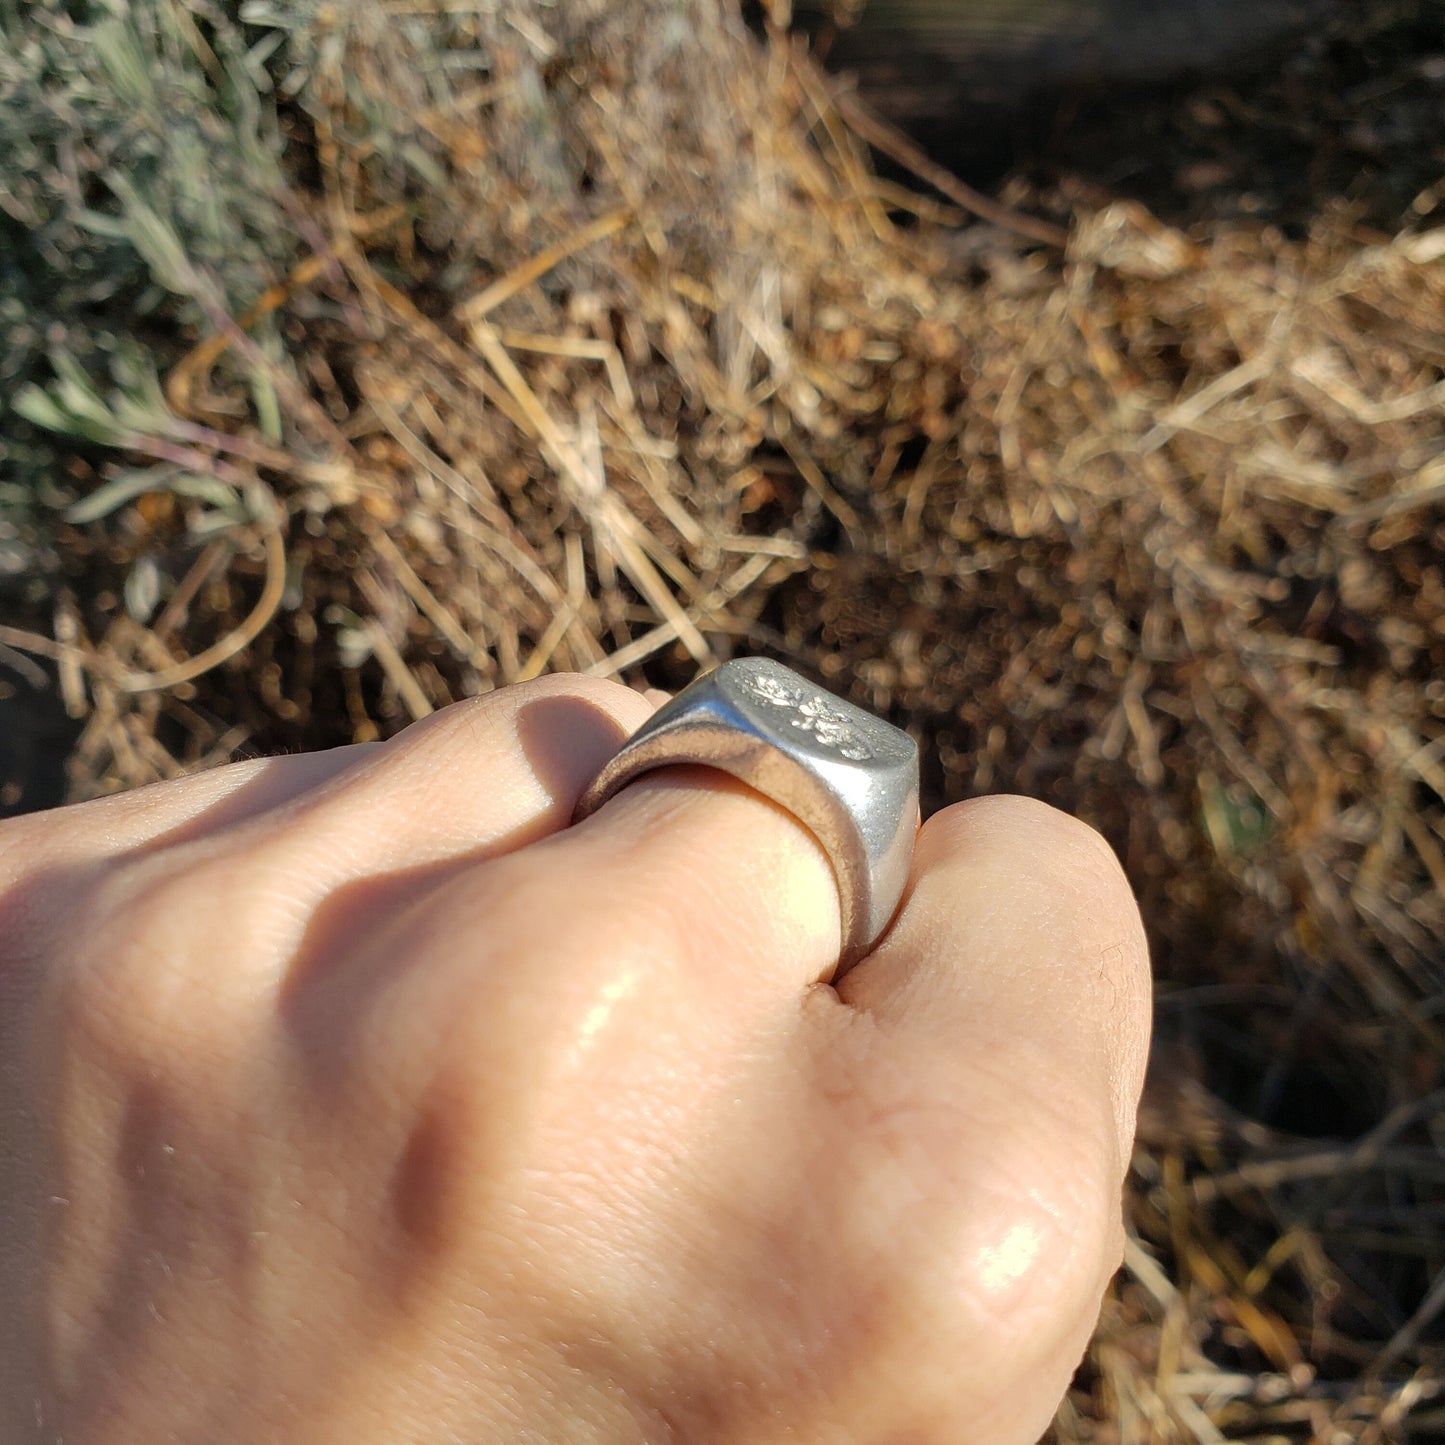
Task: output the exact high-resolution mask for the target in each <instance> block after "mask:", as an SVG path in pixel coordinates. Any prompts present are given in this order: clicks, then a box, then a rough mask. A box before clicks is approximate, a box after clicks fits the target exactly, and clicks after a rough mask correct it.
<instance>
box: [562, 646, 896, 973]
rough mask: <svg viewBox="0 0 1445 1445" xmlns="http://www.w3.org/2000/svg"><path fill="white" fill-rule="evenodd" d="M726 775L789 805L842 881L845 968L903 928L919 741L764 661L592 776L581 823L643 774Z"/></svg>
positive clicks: (716, 682)
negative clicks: (692, 770) (679, 769)
mask: <svg viewBox="0 0 1445 1445" xmlns="http://www.w3.org/2000/svg"><path fill="white" fill-rule="evenodd" d="M674 763H693V764H702V765H704V766H707V767H713V768H721V769H722V770H723V771H724V772H727V773H731V774H732V775H733V776H734V777H735V778H738V779H740V780H741V781H742V782H744V783H746V784H747V785H748V786H749V787H750V788H754V789H756V790H757V791H758V792H759V793H762V794H763V795H764V797H768V798H771V799H772V800H773V802H775V803H777V804H778V805H779V806H780V807H782V808H784V809H786V810H787V811H788V812H789V813H791V814H792V815H793V816H794V817H795V818H797V820H798V821H799V822H800V823H801V824H802V825H803V826H804V827H805V828H807V829H808V831H809V832H810V833H812V834H813V836H814V837H815V838H817V840H818V842H819V843H821V844H822V846H823V851H824V852H825V853H826V854H827V856H828V859H829V861H830V862H831V863H832V865H833V872H834V875H835V876H836V878H837V880H838V897H839V900H840V903H841V907H842V925H843V948H842V955H841V957H840V958H839V961H838V967H839V970H842V969H844V968H847V967H848V966H849V965H850V964H852V963H855V962H856V961H857V960H858V959H859V958H861V957H862V956H863V955H864V954H866V953H867V952H868V951H869V950H870V949H871V948H872V947H873V945H874V944H875V943H877V941H878V939H879V938H880V937H882V935H883V932H884V930H885V929H886V928H887V927H888V925H889V923H891V922H892V920H893V915H894V913H895V912H896V911H897V909H898V903H899V900H900V899H901V898H902V897H903V889H904V885H905V884H906V883H907V881H908V870H909V867H910V865H911V863H912V861H913V841H914V837H915V835H916V834H917V832H918V745H917V744H916V743H915V742H914V741H913V739H912V738H911V737H909V736H908V734H907V733H906V732H904V731H903V730H902V729H901V728H896V727H894V726H893V725H892V724H891V723H886V722H884V721H883V720H882V719H881V718H876V717H874V716H873V715H872V714H871V713H866V712H864V711H863V710H862V708H858V707H854V706H853V704H852V703H850V702H846V701H844V700H843V699H842V698H840V697H835V696H834V695H833V694H832V693H830V692H825V691H824V690H823V689H822V688H820V687H815V686H814V685H813V684H812V683H811V682H809V681H808V680H807V679H806V678H804V677H800V676H799V675H798V674H797V673H796V672H794V671H792V669H791V668H787V667H784V666H783V665H782V664H781V663H778V662H773V661H771V660H769V659H768V658H763V657H744V658H736V659H734V660H733V661H731V662H725V663H723V664H722V666H721V667H719V668H717V669H716V670H715V671H713V672H710V673H708V674H706V676H704V677H700V678H699V679H698V680H697V681H696V682H694V683H692V684H691V685H690V686H688V687H686V688H684V689H683V690H682V691H681V692H680V693H678V694H677V696H676V697H674V698H673V699H672V701H671V702H667V703H664V704H663V705H662V706H661V707H660V708H658V710H657V711H656V712H655V713H654V714H653V715H652V716H651V717H650V718H649V719H648V720H647V721H646V722H645V723H643V725H642V726H641V727H640V728H639V729H638V730H637V731H636V732H635V733H634V734H633V735H632V736H631V737H630V738H629V739H628V740H627V742H625V743H624V744H623V745H622V749H621V751H620V752H618V754H617V755H616V756H615V757H614V758H613V759H612V760H611V761H610V762H608V763H607V764H606V765H605V766H604V767H603V768H602V771H601V772H599V773H598V774H597V776H596V777H595V778H594V779H593V780H592V782H591V784H590V785H589V786H588V788H587V791H586V792H585V793H583V795H582V797H581V799H580V801H579V802H578V804H577V810H576V813H575V814H574V815H573V822H581V820H582V819H583V818H585V817H587V816H588V815H589V814H591V813H595V812H596V811H597V809H598V808H600V807H601V806H602V805H603V804H604V803H605V802H606V801H607V800H608V799H609V798H610V797H612V796H613V794H614V793H616V792H618V791H619V790H620V789H622V788H624V787H626V786H627V784H628V783H630V782H631V781H632V780H633V779H634V778H636V777H638V776H639V775H640V774H642V773H647V772H651V771H652V770H653V769H654V768H663V767H668V766H670V765H671V764H674Z"/></svg>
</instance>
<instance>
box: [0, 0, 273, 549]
mask: <svg viewBox="0 0 1445 1445" xmlns="http://www.w3.org/2000/svg"><path fill="white" fill-rule="evenodd" d="M272 44H274V38H273V37H268V36H267V35H265V34H264V33H263V32H259V31H250V32H248V31H247V30H246V29H245V27H243V26H242V25H241V24H240V23H239V21H238V20H237V19H235V18H234V17H233V15H231V14H228V12H227V11H225V10H223V9H222V8H221V7H220V6H218V5H215V4H213V3H211V0H129V3H127V0H70V3H62V0H0V157H3V160H0V256H3V258H4V259H3V264H0V532H8V533H9V534H10V536H9V539H8V540H10V541H11V542H12V543H13V542H14V541H15V537H16V536H17V535H18V529H19V527H20V526H21V524H22V519H23V517H24V515H25V514H26V513H27V512H28V511H29V510H30V509H31V506H32V504H33V503H34V502H36V501H55V500H58V499H59V488H58V478H59V477H60V476H61V468H62V459H63V458H64V457H65V456H66V455H67V454H69V453H71V452H73V451H74V450H75V446H74V442H75V441H76V440H77V439H79V440H89V441H91V442H94V441H96V440H97V439H96V438H95V437H94V436H86V434H85V433H84V432H82V433H80V435H79V437H71V438H69V439H67V438H64V437H58V436H52V435H51V434H50V433H49V432H47V431H46V430H44V429H42V428H41V427H37V426H36V425H34V424H33V422H32V421H29V420H27V419H26V417H25V416H24V415H22V414H21V412H22V411H23V408H22V409H21V410H17V409H16V407H15V406H14V402H15V400H16V399H17V398H18V397H23V396H27V395H31V394H32V392H31V388H33V387H34V386H36V385H40V386H43V387H54V386H56V385H57V384H63V382H64V377H63V375H58V374H57V372H56V370H55V367H54V365H53V363H52V357H53V356H65V357H67V358H69V359H70V360H71V361H72V362H73V364H74V365H76V366H78V367H80V368H81V369H82V370H83V371H84V372H85V373H87V374H88V375H89V376H90V377H91V378H92V379H93V381H94V383H95V385H96V386H97V388H98V390H99V391H100V392H102V393H105V392H108V391H109V390H111V389H112V388H113V386H114V385H115V381H116V378H115V375H114V373H115V369H116V364H117V363H118V362H119V363H120V365H121V369H122V370H131V371H133V370H134V366H135V361H134V353H135V351H136V349H137V347H138V346H139V347H140V348H141V349H142V350H149V351H152V352H153V353H154V357H155V361H154V363H153V364H154V365H155V366H157V367H159V366H161V365H163V364H164V363H165V362H167V361H169V360H171V359H173V358H174V356H175V355H177V354H179V351H180V350H181V349H183V347H184V345H185V344H186V338H187V336H188V335H194V330H193V328H196V327H202V328H204V329H209V326H208V325H207V320H208V317H210V316H213V315H214V314H215V313H216V311H218V310H225V311H229V312H230V313H231V314H235V312H236V310H238V309H241V308H244V307H245V306H246V305H249V304H250V302H251V301H253V300H254V299H255V297H256V296H257V295H258V294H259V292H260V291H261V290H262V289H263V288H264V287H265V286H266V285H267V284H269V283H270V282H271V281H272V280H274V279H275V278H276V277H277V275H278V274H280V273H282V272H284V270H285V268H286V266H287V265H288V264H289V262H290V260H291V258H292V256H293V254H294V252H295V249H296V244H297V242H296V238H295V235H294V232H293V228H292V227H291V226H290V225H289V224H288V223H287V221H286V218H285V214H284V211H283V210H282V207H281V205H280V201H279V196H280V188H281V169H280V155H281V140H280V135H279V132H278V128H277V124H276V118H275V111H274V107H273V102H272V98H271V96H270V93H269V92H270V88H271V83H270V79H269V77H268V75H267V73H266V69H265V64H264V62H265V58H266V55H267V52H268V49H269V47H270V46H271V45H272ZM6 540H7V538H6V537H5V536H0V545H3V544H4V542H5V541H6Z"/></svg>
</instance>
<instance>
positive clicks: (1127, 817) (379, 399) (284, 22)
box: [0, 0, 1445, 1445]
mask: <svg viewBox="0 0 1445 1445" xmlns="http://www.w3.org/2000/svg"><path fill="white" fill-rule="evenodd" d="M0 382H3V384H0V812H17V811H22V810H25V809H27V808H35V807H44V806H50V805H53V804H55V803H57V802H59V801H61V800H63V799H80V798H87V797H94V796H97V795H100V794H104V793H107V792H112V791H115V790H117V789H121V788H127V787H133V786H136V785H139V784H142V783H146V782H150V781H154V780H156V779H160V778H165V777H171V776H175V775H178V774H180V773H183V772H186V771H190V770H194V769H197V768H203V767H208V766H213V765H216V764H219V763H222V762H225V761H227V760H230V759H234V758H237V757H244V756H251V755H254V754H257V753H265V752H273V751H280V750H296V749H301V748H316V747H326V746H332V745H335V744H338V743H343V742H349V741H353V740H359V739H368V738H375V737H382V736H388V735H391V734H393V733H395V732H396V731H398V730H399V729H400V728H401V727H403V726H405V725H406V723H407V722H409V721H411V720H412V719H415V718H418V717H421V716H424V715H425V714H426V713H428V712H430V711H431V710H433V709H435V708H437V707H441V706H444V705H445V704H446V703H448V702H450V701H453V700H455V699H458V698H461V697H466V696H471V695H475V694H477V693H479V692H482V691H485V690H487V689H489V688H493V687H497V686H501V685H504V684H506V683H509V682H513V681H516V680H518V679H521V678H527V677H533V676H536V675H538V674H540V673H542V672H544V671H548V670H557V669H576V670H582V671H589V672H593V673H598V674H602V675H606V676H615V677H618V678H621V679H622V680H624V681H626V682H629V683H632V684H634V685H639V686H640V685H644V684H652V685H656V686H661V687H669V688H671V687H677V686H679V685H681V684H683V683H685V682H686V681H688V680H689V679H690V678H691V677H693V676H695V675H696V673H697V672H698V671H699V670H701V669H704V668H706V667H709V666H711V665H713V664H714V663H715V662H717V661H719V660H721V659H723V658H726V657H728V656H732V655H734V654H738V653H764V654H767V655H770V656H774V657H777V658H779V659H781V660H783V661H785V662H787V663H789V664H790V665H792V666H794V667H797V668H800V669H801V670H803V671H805V672H807V673H809V674H810V675H812V676H813V677H815V678H817V679H818V680H820V681H822V682H823V683H824V684H825V685H827V686H828V687H830V688H832V689H834V690H835V691H838V692H840V693H844V694H846V695H847V696H849V697H851V698H852V699H853V700H854V701H856V702H858V703H860V704H862V705H863V706H866V707H869V708H872V709H874V710H876V711H879V712H881V713H883V714H885V715H887V716H888V717H890V718H891V719H892V720H893V721H894V722H896V723H898V724H899V725H901V726H904V727H907V728H908V729H910V730H911V731H912V732H913V733H914V735H915V736H916V737H917V738H918V739H919V741H920V743H921V744H922V746H923V750H924V756H925V759H926V762H925V779H924V781H925V792H926V805H927V807H928V808H929V809H930V810H932V809H934V808H937V807H939V806H941V805H943V804H945V803H947V802H950V801H954V800H956V799H959V798H963V797H968V796H971V795H974V794H978V793H983V792H990V791H1002V790H1009V791H1019V792H1026V793H1030V794H1033V795H1035V796H1038V797H1041V798H1044V799H1046V800H1048V801H1049V802H1051V803H1054V804H1056V805H1058V806H1060V807H1063V808H1066V809H1068V810H1070V811H1072V812H1076V813H1079V814H1080V815H1082V816H1083V817H1085V818H1087V819H1088V820H1089V821H1090V822H1092V823H1093V824H1095V825H1096V826H1097V827H1099V828H1100V829H1102V830H1103V832H1104V833H1105V834H1106V836H1107V837H1108V838H1109V840H1110V841H1111V843H1112V844H1113V845H1114V847H1115V848H1116V849H1117V850H1118V852H1119V855H1120V857H1121V858H1122V859H1123V860H1124V863H1125V866H1126V868H1127V869H1128V872H1129V874H1130V877H1131V879H1132V880H1133V883H1134V886H1135V888H1136V890H1137V892H1138V894H1139V897H1140V900H1141V904H1142V907H1143V910H1144V915H1145V919H1146V923H1147V925H1148V927H1149V930H1150V935H1151V941H1152V946H1153V951H1154V958H1155V966H1156V973H1157V977H1158V1015H1157V1028H1156V1046H1155V1057H1154V1063H1153V1069H1152V1074H1151V1080H1150V1085H1149V1091H1148V1095H1147V1098H1146V1104H1145V1110H1144V1116H1143V1121H1142V1128H1141V1137H1140V1144H1139V1148H1138V1151H1137V1154H1136V1158H1135V1163H1134V1170H1133V1173H1132V1177H1131V1182H1130V1190H1129V1198H1128V1216H1129V1225H1130V1240H1129V1246H1128V1253H1127V1258H1126V1264H1125V1268H1124V1270H1123V1271H1122V1272H1121V1274H1120V1275H1119V1277H1118V1279H1117V1281H1116V1283H1115V1285H1114V1287H1113V1289H1112V1291H1111V1293H1110V1296H1109V1299H1108V1301H1107V1302H1106V1305H1105V1309H1104V1313H1103V1316H1102V1319H1101V1323H1100V1328H1099V1332H1098V1336H1097V1338H1096V1340H1095V1343H1094V1346H1093V1348H1092V1349H1091V1352H1090V1355H1089V1358H1088V1359H1087V1361H1086V1362H1085V1364H1084V1366H1083V1368H1082V1369H1081V1371H1080V1373H1079V1376H1078V1378H1077V1380H1076V1382H1075V1387H1074V1389H1073V1391H1072V1392H1071V1394H1070V1397H1069V1399H1068V1401H1067V1402H1066V1404H1065V1406H1064V1409H1063V1410H1062V1412H1061V1413H1060V1416H1059V1419H1058V1422H1057V1424H1056V1427H1055V1431H1056V1438H1057V1439H1058V1440H1059V1441H1060V1442H1076V1441H1077V1442H1083V1441H1091V1442H1111V1445H1125V1442H1131V1445H1132V1442H1145V1441H1149V1442H1153V1441H1162V1442H1173V1441H1180V1442H1195V1441H1198V1442H1212V1445H1217V1442H1224V1441H1247V1442H1252V1445H1266V1442H1269V1445H1275V1442H1318V1445H1337V1442H1344V1441H1362V1442H1386V1441H1389V1442H1397V1441H1428V1440H1436V1439H1445V1398H1442V1394H1441V1391H1442V1380H1445V1374H1442V1371H1445V1275H1442V1272H1441V1267H1442V1264H1445V1238H1442V1229H1445V1156H1442V1154H1441V1151H1440V1147H1439V1144H1440V1139H1441V1133H1442V1130H1445V1077H1442V1072H1441V1069H1442V1061H1445V1040H1442V1028H1445V1024H1442V1021H1441V1019H1440V1013H1441V1009H1442V1002H1445V991H1442V983H1445V944H1442V938H1445V421H1442V415H1445V0H1251V3H1245V0H1173V3H1164V0H1014V3H1012V4H1006V3H1003V0H870V3H867V4H864V5H858V4H855V3H851V0H850V3H846V4H843V3H838V4H833V5H831V6H825V5H821V4H819V5H810V6H808V7H806V8H805V7H804V6H803V4H802V3H801V0H800V3H799V4H798V7H797V10H796V13H794V12H793V10H792V9H791V8H790V7H789V6H788V5H787V4H786V0H773V3H771V4H768V5H740V4H738V3H736V0H631V3H629V4H627V5H615V4H612V5H609V4H605V3H603V0H572V3H569V4H568V5H566V6H555V5H551V4H545V3H542V0H518V3H516V4H513V5H509V6H507V7H502V8H500V9H499V8H497V7H493V6H491V5H485V4H478V5H476V6H471V7H468V6H464V5H459V4H447V5H438V6H435V7H433V6H430V5H427V4H416V3H411V0H407V3H395V4H390V3H385V0H375V3H367V4H360V3H345V0H343V3H340V4H338V3H335V0H328V3H325V4H323V3H320V0H288V3H286V4H284V5H283V4H279V3H277V4H272V3H271V0H244V3H240V4H237V3H233V0H226V3H222V0H132V3H121V0H110V3H106V0H67V3H60V0H32V3H20V0H0Z"/></svg>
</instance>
